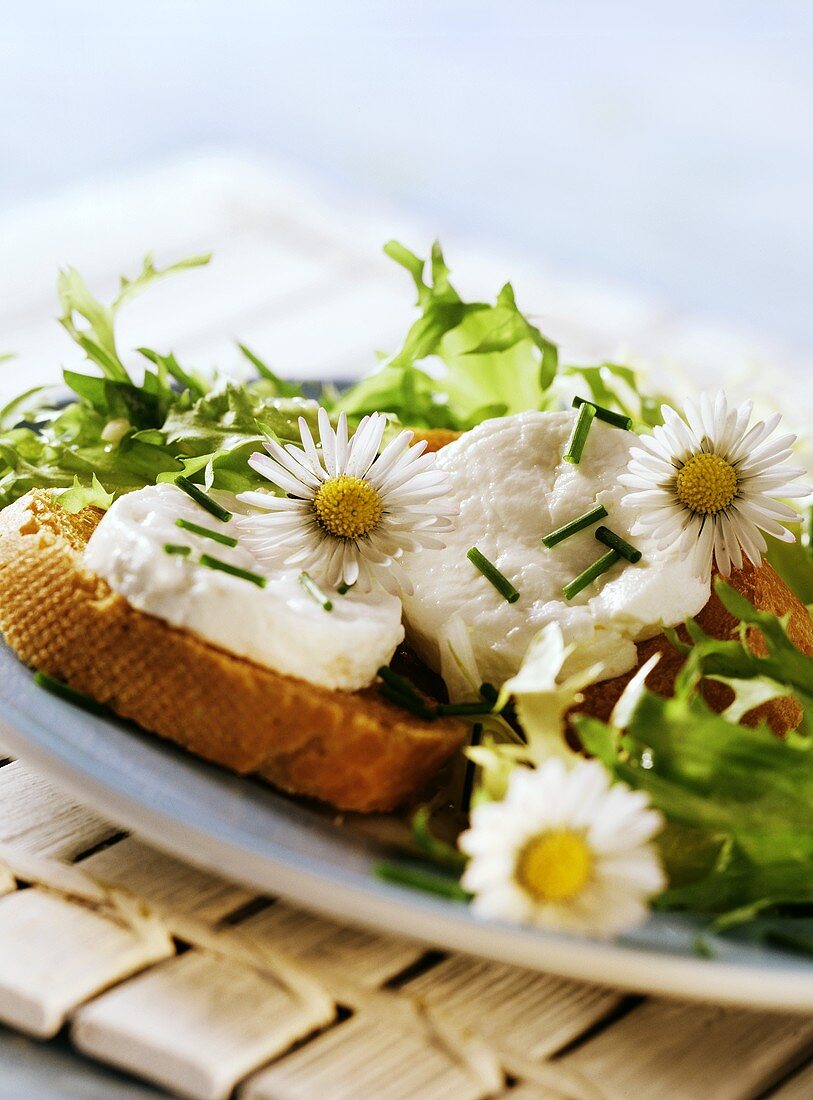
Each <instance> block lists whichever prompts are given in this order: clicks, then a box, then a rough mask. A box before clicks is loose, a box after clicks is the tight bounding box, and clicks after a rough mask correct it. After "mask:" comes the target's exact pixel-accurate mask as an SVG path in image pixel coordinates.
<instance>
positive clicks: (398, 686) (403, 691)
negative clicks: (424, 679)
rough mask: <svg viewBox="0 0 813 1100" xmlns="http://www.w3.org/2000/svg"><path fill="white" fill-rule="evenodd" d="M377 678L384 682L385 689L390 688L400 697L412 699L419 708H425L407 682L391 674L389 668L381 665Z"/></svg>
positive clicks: (393, 673)
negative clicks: (419, 705)
mask: <svg viewBox="0 0 813 1100" xmlns="http://www.w3.org/2000/svg"><path fill="white" fill-rule="evenodd" d="M377 676H378V677H379V679H381V680H383V681H384V683H385V684H386V685H387V687H389V688H392V690H393V691H397V692H398V693H399V694H400V695H403V696H404V698H406V699H412V700H413V701H414V702H416V703H420V704H421V706H426V704H425V703H424V701H423V698H422V697H421V695H420V694H419V693H418V691H416V689H415V688H414V687H413V685H412V684H411V683H410V682H409V680H407V679H406V678H405V677H404V676H399V675H398V673H397V672H393V671H392V669H391V668H388V667H387V666H386V665H382V666H381V668H380V669H379V670H378V672H377Z"/></svg>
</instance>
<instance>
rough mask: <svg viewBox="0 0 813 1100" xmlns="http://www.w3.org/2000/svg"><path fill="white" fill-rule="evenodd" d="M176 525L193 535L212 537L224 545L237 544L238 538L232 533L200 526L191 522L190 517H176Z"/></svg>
mask: <svg viewBox="0 0 813 1100" xmlns="http://www.w3.org/2000/svg"><path fill="white" fill-rule="evenodd" d="M175 525H176V526H177V527H182V528H183V529H184V531H191V532H192V534H193V535H201V536H202V537H203V538H205V539H212V540H213V541H214V542H219V543H220V544H221V545H222V546H236V545H237V539H235V538H232V536H231V535H221V533H220V532H219V531H213V530H212V529H211V528H210V527H199V526H198V525H197V523H190V522H189V520H188V519H176V520H175Z"/></svg>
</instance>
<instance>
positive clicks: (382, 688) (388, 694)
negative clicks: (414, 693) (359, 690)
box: [378, 684, 437, 722]
mask: <svg viewBox="0 0 813 1100" xmlns="http://www.w3.org/2000/svg"><path fill="white" fill-rule="evenodd" d="M378 693H379V695H381V696H382V697H383V698H384V699H386V700H388V702H390V703H394V704H395V706H396V707H401V709H402V710H408V711H409V712H410V714H415V715H417V716H418V718H423V720H424V721H425V722H434V720H435V718H436V717H437V715H436V714H435V712H434V711H433V710H430V709H429V707H428V706H427V705H426V704H425V703H424V701H423V699H417V700H416V699H412V698H410V697H409V696H408V695H403V694H402V693H401V692H400V691H396V690H395V689H394V688H391V687H390V686H389V685H388V684H379V685H378Z"/></svg>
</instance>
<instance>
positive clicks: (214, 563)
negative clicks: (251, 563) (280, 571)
mask: <svg viewBox="0 0 813 1100" xmlns="http://www.w3.org/2000/svg"><path fill="white" fill-rule="evenodd" d="M198 564H199V565H205V566H206V568H207V569H218V570H219V571H220V572H221V573H228V574H229V575H230V576H232V577H240V579H241V580H244V581H251V583H252V584H256V585H257V587H258V588H265V586H266V585H267V584H268V579H267V578H266V577H261V576H260V574H259V573H252V572H251V571H250V570H249V569H241V568H240V567H239V565H231V563H230V562H227V561H221V560H220V558H213V557H212V556H211V554H201V556H200V558H199V559H198Z"/></svg>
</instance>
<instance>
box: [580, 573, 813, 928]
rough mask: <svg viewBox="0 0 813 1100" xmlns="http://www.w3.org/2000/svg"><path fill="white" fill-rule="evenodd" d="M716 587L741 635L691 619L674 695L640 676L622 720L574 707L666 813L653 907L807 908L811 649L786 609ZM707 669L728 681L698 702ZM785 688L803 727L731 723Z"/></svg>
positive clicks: (609, 759) (811, 893)
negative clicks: (770, 608)
mask: <svg viewBox="0 0 813 1100" xmlns="http://www.w3.org/2000/svg"><path fill="white" fill-rule="evenodd" d="M716 587H717V592H718V595H719V597H720V599H721V600H722V601H723V603H724V604H725V606H726V607H727V608H728V610H729V611H730V612H731V613H732V614H733V615H735V616H736V617H737V618H738V619H739V620H740V621H741V624H742V625H741V628H740V633H739V636H738V637H736V638H732V639H731V640H728V641H719V640H717V639H715V638H711V637H708V636H707V635H705V634H704V633H703V631H702V630H701V629H700V628H699V627H698V626H697V625H696V624H695V623H689V624H688V627H689V631H690V635H691V638H692V643H693V644H692V645H691V646H689V647H686V660H685V663H684V665H683V667H682V669H681V672H680V674H679V676H678V679H677V683H676V685H675V694H674V697H673V698H662V697H661V696H659V695H655V694H654V693H653V692H650V691H648V690H647V689H646V688H643V687H639V690H638V691H637V692H636V696H637V697H636V698H635V699H634V700H631V701H630V700H628V702H627V706H625V708H624V710H625V716H624V721H623V729H620V730H619V729H617V728H615V727H613V726H612V725H607V724H605V723H602V722H599V721H596V720H595V719H592V718H588V717H580V718H578V719H577V726H578V731H579V736H580V737H581V738H582V741H583V743H584V745H585V747H586V749H587V750H588V751H589V752H590V753H592V754H593V755H595V756H597V757H598V758H599V759H600V760H601V761H602V762H603V763H604V765H605V766H606V767H607V769H608V770H609V771H610V772H611V774H612V775H613V776H614V777H615V778H617V779H620V780H623V781H624V782H625V783H628V784H629V785H630V786H631V787H634V788H636V789H638V790H641V791H645V792H646V793H647V794H648V795H649V797H650V799H651V801H652V803H653V805H654V806H656V807H657V808H658V809H660V810H661V811H662V813H663V814H664V816H665V817H666V819H667V822H668V826H667V829H666V830H665V832H664V834H663V836H662V839H661V844H662V848H663V855H664V861H665V864H666V867H667V871H668V874H669V881H670V887H669V889H668V890H667V891H666V893H665V894H664V895H663V896H662V897H661V899H660V901H659V905H660V906H661V907H663V908H668V909H685V910H692V911H699V912H705V913H711V914H732V913H733V914H736V917H737V919H746V918H751V917H753V916H754V915H755V914H756V913H767V912H770V913H773V914H779V915H787V914H788V913H790V912H798V913H804V912H805V907H807V906H809V905H811V904H813V873H811V868H813V813H811V807H813V741H811V738H810V736H809V734H810V716H811V714H813V709H811V708H813V658H811V657H809V656H807V655H806V654H804V653H801V652H800V651H799V650H798V649H796V647H795V646H794V645H793V643H792V642H791V640H790V638H789V637H788V634H787V629H786V622H785V621H783V620H780V619H777V617H776V616H775V615H772V614H771V613H769V612H765V611H758V610H757V609H755V608H754V607H753V606H752V604H751V603H750V602H749V601H748V600H747V599H745V598H744V597H743V596H741V595H739V594H738V593H737V592H735V591H734V589H732V588H730V587H729V586H728V585H726V584H724V583H723V582H720V581H718V583H717V586H716ZM749 627H758V628H759V630H760V631H761V633H762V636H763V637H764V639H765V644H766V647H767V652H766V654H765V656H756V655H755V654H754V653H753V652H752V651H751V649H750V648H749V646H748V644H747V642H746V632H747V630H748V628H749ZM706 678H713V679H716V680H721V681H723V682H724V683H727V684H728V685H729V686H730V687H731V689H732V690H733V692H734V697H735V701H734V703H733V704H732V706H731V707H730V708H729V711H728V712H726V713H724V714H716V713H714V712H713V711H711V710H710V709H709V707H708V706H707V704H706V703H705V702H704V699H703V696H702V693H701V692H700V686H701V684H702V682H703V680H704V679H706ZM787 695H791V696H793V697H795V698H796V699H798V700H799V701H800V702H801V703H802V705H803V708H804V711H805V718H804V721H803V724H802V727H801V730H800V732H798V733H792V734H789V735H788V736H787V737H786V738H785V739H784V740H783V739H780V738H778V737H776V736H775V735H774V734H773V733H772V732H771V730H770V729H769V728H768V726H767V725H765V724H760V725H759V726H757V727H755V728H749V727H747V726H741V725H738V724H736V723H737V721H738V719H739V717H740V716H741V715H742V714H743V713H745V712H746V711H747V710H750V709H751V708H752V707H754V706H756V705H759V703H762V702H764V701H766V700H767V699H770V698H775V697H778V696H787ZM724 923H725V922H724Z"/></svg>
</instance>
